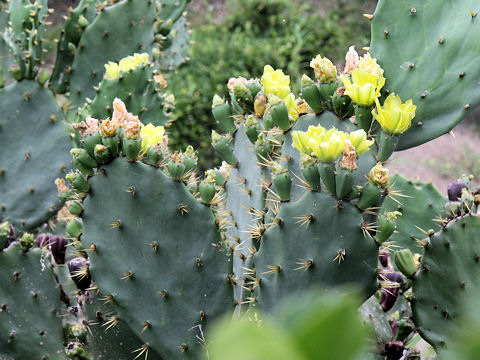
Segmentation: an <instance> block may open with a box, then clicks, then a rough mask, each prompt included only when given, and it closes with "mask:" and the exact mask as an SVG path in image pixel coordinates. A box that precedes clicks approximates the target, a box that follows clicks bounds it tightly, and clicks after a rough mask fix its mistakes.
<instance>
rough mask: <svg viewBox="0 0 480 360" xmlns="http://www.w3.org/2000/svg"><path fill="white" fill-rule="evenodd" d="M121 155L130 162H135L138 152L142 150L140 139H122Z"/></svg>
mask: <svg viewBox="0 0 480 360" xmlns="http://www.w3.org/2000/svg"><path fill="white" fill-rule="evenodd" d="M122 147H123V153H124V154H125V155H126V156H127V159H128V160H130V161H135V160H137V158H138V156H139V154H140V150H141V149H142V141H141V140H140V139H123V144H122Z"/></svg>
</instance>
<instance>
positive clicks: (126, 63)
mask: <svg viewBox="0 0 480 360" xmlns="http://www.w3.org/2000/svg"><path fill="white" fill-rule="evenodd" d="M118 66H119V67H120V71H122V72H126V71H130V70H133V69H135V68H136V64H135V58H134V57H133V56H127V57H124V58H123V59H121V60H120V62H119V63H118Z"/></svg>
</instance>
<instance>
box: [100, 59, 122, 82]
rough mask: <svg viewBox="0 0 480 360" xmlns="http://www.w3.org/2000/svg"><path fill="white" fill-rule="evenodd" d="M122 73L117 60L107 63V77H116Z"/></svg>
mask: <svg viewBox="0 0 480 360" xmlns="http://www.w3.org/2000/svg"><path fill="white" fill-rule="evenodd" d="M119 73H120V67H119V66H118V64H117V63H116V62H113V61H109V62H108V63H106V64H105V75H104V77H105V79H115V78H116V77H117V76H118V74H119Z"/></svg>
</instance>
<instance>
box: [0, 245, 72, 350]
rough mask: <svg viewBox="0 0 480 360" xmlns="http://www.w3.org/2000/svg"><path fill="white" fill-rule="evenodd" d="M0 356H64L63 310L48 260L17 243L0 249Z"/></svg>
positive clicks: (36, 250) (39, 250)
mask: <svg viewBox="0 0 480 360" xmlns="http://www.w3.org/2000/svg"><path fill="white" fill-rule="evenodd" d="M0 271H1V272H2V274H4V275H5V276H4V279H3V280H2V281H1V282H0V306H1V310H2V311H0V334H1V335H0V357H1V358H5V359H17V358H19V356H20V357H21V358H25V359H40V358H45V359H58V358H63V355H62V354H64V344H63V334H62V318H61V315H62V314H63V313H64V312H65V311H66V309H65V308H63V307H62V305H61V301H60V291H59V289H58V284H57V283H56V282H55V277H54V274H53V272H52V268H51V266H50V264H48V260H47V259H44V258H43V257H42V250H41V249H38V248H34V249H30V250H29V251H27V252H24V251H23V250H22V248H21V246H20V245H19V244H18V243H13V244H11V245H10V246H9V247H8V248H7V249H4V250H3V251H1V252H0Z"/></svg>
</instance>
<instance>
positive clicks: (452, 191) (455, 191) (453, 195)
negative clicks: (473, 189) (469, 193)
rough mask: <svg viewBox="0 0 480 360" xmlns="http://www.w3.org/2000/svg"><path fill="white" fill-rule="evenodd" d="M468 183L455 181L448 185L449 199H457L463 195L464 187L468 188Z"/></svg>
mask: <svg viewBox="0 0 480 360" xmlns="http://www.w3.org/2000/svg"><path fill="white" fill-rule="evenodd" d="M466 188H467V184H465V183H463V182H458V181H454V182H452V183H450V184H448V186H447V194H448V200H450V201H457V200H458V199H460V197H461V196H462V189H466Z"/></svg>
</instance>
